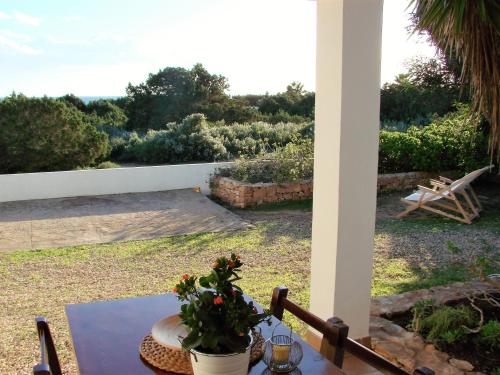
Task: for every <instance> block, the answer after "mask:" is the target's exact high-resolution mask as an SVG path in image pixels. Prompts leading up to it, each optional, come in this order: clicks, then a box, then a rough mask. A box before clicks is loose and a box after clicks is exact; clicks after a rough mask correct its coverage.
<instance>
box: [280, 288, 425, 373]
mask: <svg viewBox="0 0 500 375" xmlns="http://www.w3.org/2000/svg"><path fill="white" fill-rule="evenodd" d="M287 295H288V289H287V288H286V287H283V286H279V287H276V288H274V290H273V296H272V300H271V313H272V314H273V315H274V316H275V317H276V318H278V319H279V320H282V319H283V313H284V311H285V310H287V311H289V312H290V313H291V314H293V315H295V316H296V317H297V318H299V319H300V320H302V321H304V322H305V323H307V324H308V325H309V326H311V327H313V328H315V329H316V330H318V331H319V332H321V333H322V334H323V339H322V341H321V348H320V352H321V354H323V355H324V356H325V357H326V358H328V359H329V360H330V361H331V362H333V364H334V365H335V366H337V367H340V368H342V365H343V361H344V354H345V352H346V351H347V352H349V353H351V354H352V355H354V356H356V357H357V358H359V359H361V360H362V361H364V362H366V363H368V364H369V365H371V366H373V367H374V368H376V369H377V370H380V371H382V372H384V374H393V375H409V373H408V372H406V371H405V370H403V369H401V368H399V367H398V366H396V365H395V364H393V363H392V362H390V361H388V360H386V359H385V358H384V357H382V356H380V355H379V354H377V353H375V352H374V351H373V350H371V349H369V348H367V347H365V346H363V345H361V344H360V343H359V342H357V341H355V340H353V339H351V338H349V337H347V335H348V332H349V327H348V326H347V325H345V324H344V323H343V322H342V320H341V319H339V318H330V319H328V320H327V321H326V322H325V321H324V320H322V319H320V318H318V317H317V316H316V315H314V314H312V313H310V312H309V311H306V310H304V309H303V308H302V307H300V306H299V305H297V304H295V303H293V302H292V301H290V300H289V299H287ZM414 375H434V371H432V370H430V369H428V368H426V367H422V368H418V369H416V370H415V372H414Z"/></svg>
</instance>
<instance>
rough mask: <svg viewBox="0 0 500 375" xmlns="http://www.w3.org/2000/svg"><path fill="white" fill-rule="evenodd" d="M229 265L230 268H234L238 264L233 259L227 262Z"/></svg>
mask: <svg viewBox="0 0 500 375" xmlns="http://www.w3.org/2000/svg"><path fill="white" fill-rule="evenodd" d="M227 266H228V267H229V268H234V267H236V264H234V262H233V261H232V260H230V261H229V262H227Z"/></svg>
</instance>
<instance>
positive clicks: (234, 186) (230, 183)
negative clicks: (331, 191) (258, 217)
mask: <svg viewBox="0 0 500 375" xmlns="http://www.w3.org/2000/svg"><path fill="white" fill-rule="evenodd" d="M312 190H313V185H312V181H301V182H297V183H290V184H275V183H258V184H250V183H246V182H241V181H236V180H233V179H232V178H228V177H214V178H213V179H212V195H213V196H214V197H216V198H218V199H220V200H221V201H223V202H225V203H229V204H230V205H231V206H234V207H239V208H245V207H249V206H255V205H259V204H262V203H273V202H280V201H285V200H300V199H307V198H311V197H312Z"/></svg>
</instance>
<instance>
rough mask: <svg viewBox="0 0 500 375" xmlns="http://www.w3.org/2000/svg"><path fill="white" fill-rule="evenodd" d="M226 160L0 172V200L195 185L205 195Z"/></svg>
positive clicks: (181, 187)
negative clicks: (210, 179) (10, 172)
mask: <svg viewBox="0 0 500 375" xmlns="http://www.w3.org/2000/svg"><path fill="white" fill-rule="evenodd" d="M232 164H233V163H232V162H226V163H202V164H180V165H162V166H156V167H134V168H114V169H95V170H84V171H64V172H45V173H21V174H8V175H0V202H10V201H19V200H30V199H47V198H62V197H78V196H85V195H102V194H121V193H138V192H148V191H161V190H175V189H187V188H193V187H195V186H199V187H200V188H201V191H202V193H204V194H209V193H210V189H209V178H210V175H211V174H212V173H213V172H214V171H215V170H216V169H217V168H220V167H226V166H230V165H232Z"/></svg>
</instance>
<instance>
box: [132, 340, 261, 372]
mask: <svg viewBox="0 0 500 375" xmlns="http://www.w3.org/2000/svg"><path fill="white" fill-rule="evenodd" d="M252 335H253V340H254V342H255V344H254V345H253V347H252V350H251V351H250V363H251V364H253V363H256V362H258V361H259V360H260V359H261V358H262V355H263V354H264V341H265V340H264V337H263V336H262V335H261V334H260V333H257V332H253V333H252ZM139 352H140V353H141V357H142V358H143V359H144V360H145V361H147V362H148V363H149V364H151V365H153V366H154V367H156V368H159V369H160V370H165V371H169V372H175V373H178V374H186V375H192V374H193V369H192V367H191V358H190V355H189V353H188V352H185V351H183V350H179V349H171V348H168V347H166V346H163V345H161V344H159V343H158V342H156V341H155V339H154V338H153V336H151V335H147V336H146V337H144V339H143V340H142V342H141V345H140V346H139Z"/></svg>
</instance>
